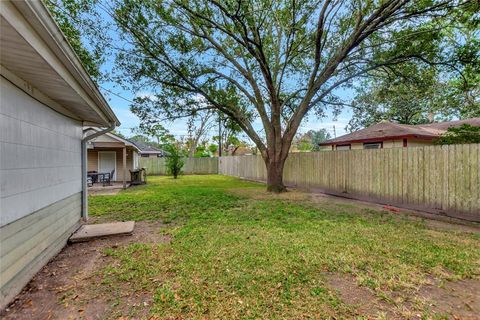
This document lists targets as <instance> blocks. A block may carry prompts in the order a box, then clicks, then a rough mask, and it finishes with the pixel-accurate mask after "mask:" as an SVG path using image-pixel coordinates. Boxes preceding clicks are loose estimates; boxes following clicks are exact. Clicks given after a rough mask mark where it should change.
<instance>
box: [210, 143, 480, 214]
mask: <svg viewBox="0 0 480 320" xmlns="http://www.w3.org/2000/svg"><path fill="white" fill-rule="evenodd" d="M218 168H219V173H220V174H225V175H230V176H236V177H242V178H246V179H251V180H260V181H265V180H266V169H265V164H264V162H263V160H262V158H261V157H260V156H233V157H222V158H220V162H219V165H218ZM479 171H480V144H465V145H448V146H427V147H414V148H392V149H378V150H347V151H321V152H310V153H292V154H290V155H289V156H288V159H287V162H286V164H285V170H284V182H285V183H286V184H287V185H290V186H298V187H303V188H308V189H312V190H315V189H317V190H321V191H324V192H329V193H332V194H342V195H346V196H351V197H353V198H358V199H365V200H376V201H379V202H382V203H389V204H398V205H403V206H406V207H411V208H419V209H427V210H428V211H431V212H434V213H440V214H447V215H449V216H455V217H458V218H462V219H468V220H473V221H480V173H479Z"/></svg>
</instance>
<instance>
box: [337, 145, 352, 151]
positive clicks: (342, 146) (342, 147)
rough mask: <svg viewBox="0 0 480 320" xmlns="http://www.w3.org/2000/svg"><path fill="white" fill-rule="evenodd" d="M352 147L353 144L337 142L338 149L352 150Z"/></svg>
mask: <svg viewBox="0 0 480 320" xmlns="http://www.w3.org/2000/svg"><path fill="white" fill-rule="evenodd" d="M350 149H352V145H351V144H337V150H350Z"/></svg>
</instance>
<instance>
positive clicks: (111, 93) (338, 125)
mask: <svg viewBox="0 0 480 320" xmlns="http://www.w3.org/2000/svg"><path fill="white" fill-rule="evenodd" d="M111 67H112V66H111V65H110V64H109V63H106V64H105V65H104V66H103V68H105V69H106V70H108V69H109V68H111ZM100 91H101V92H102V93H103V95H104V96H105V98H106V99H107V101H108V102H109V104H110V107H111V108H112V110H113V111H114V112H115V114H116V115H117V117H118V119H119V120H120V123H121V126H120V127H118V128H116V130H117V131H118V132H120V133H122V134H124V135H125V136H127V137H128V136H132V135H133V134H132V128H135V127H137V126H138V125H139V119H138V118H137V116H135V115H134V114H133V113H132V112H131V111H130V104H131V101H132V100H133V98H134V97H135V96H136V94H137V95H144V94H148V93H146V92H139V93H135V92H132V91H128V90H125V89H123V88H121V87H120V86H117V85H116V84H115V83H113V82H105V83H102V84H101V87H100ZM350 118H351V111H350V110H348V109H347V110H344V111H343V112H342V113H341V114H339V115H338V116H337V117H336V119H335V118H334V116H333V114H332V112H331V111H327V112H326V117H325V118H322V119H314V118H313V117H311V118H310V119H308V120H304V121H303V122H302V125H301V126H300V128H299V132H307V131H309V130H319V129H326V130H327V131H328V132H329V133H330V135H331V136H332V137H334V136H335V135H336V136H337V137H338V136H341V135H343V134H345V133H346V131H345V126H346V125H347V123H348V121H349V120H350ZM163 125H164V126H165V127H166V128H167V129H168V130H169V131H170V132H171V133H172V134H173V135H174V136H175V137H176V138H180V137H181V136H185V135H187V126H186V121H184V120H177V121H175V122H172V123H164V124H163ZM253 126H254V127H255V128H258V129H259V130H260V129H261V128H262V125H261V122H260V120H259V119H257V120H255V121H254V123H253ZM217 130H218V129H217V127H215V128H213V129H212V130H210V136H214V135H217ZM245 138H246V137H245Z"/></svg>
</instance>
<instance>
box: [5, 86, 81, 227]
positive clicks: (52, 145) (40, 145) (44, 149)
mask: <svg viewBox="0 0 480 320" xmlns="http://www.w3.org/2000/svg"><path fill="white" fill-rule="evenodd" d="M0 85H1V92H2V94H1V98H0V150H1V152H0V177H1V179H0V211H1V212H2V214H1V215H0V226H4V225H7V224H9V223H11V222H14V221H16V220H18V219H21V218H23V217H25V216H27V215H29V214H31V213H32V212H35V211H37V210H40V209H41V208H44V207H46V206H48V205H50V204H52V203H55V202H57V201H60V200H62V199H65V198H67V197H69V196H71V195H73V194H76V193H78V192H81V188H82V182H81V179H82V177H81V139H82V124H81V123H80V122H79V121H75V120H72V119H70V118H67V117H65V116H63V115H61V114H59V113H57V112H56V111H54V110H52V109H50V108H49V107H47V106H45V105H44V104H42V103H40V102H38V101H37V100H35V99H33V98H32V97H30V96H29V95H28V94H26V93H25V92H23V91H22V90H20V89H19V88H17V87H16V86H14V85H13V84H12V83H10V82H9V81H8V80H6V79H4V78H3V77H2V78H1V83H0ZM79 218H80V215H79Z"/></svg>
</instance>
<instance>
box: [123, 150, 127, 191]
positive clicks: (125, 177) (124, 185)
mask: <svg viewBox="0 0 480 320" xmlns="http://www.w3.org/2000/svg"><path fill="white" fill-rule="evenodd" d="M126 188H127V147H126V146H125V147H123V189H126Z"/></svg>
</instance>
